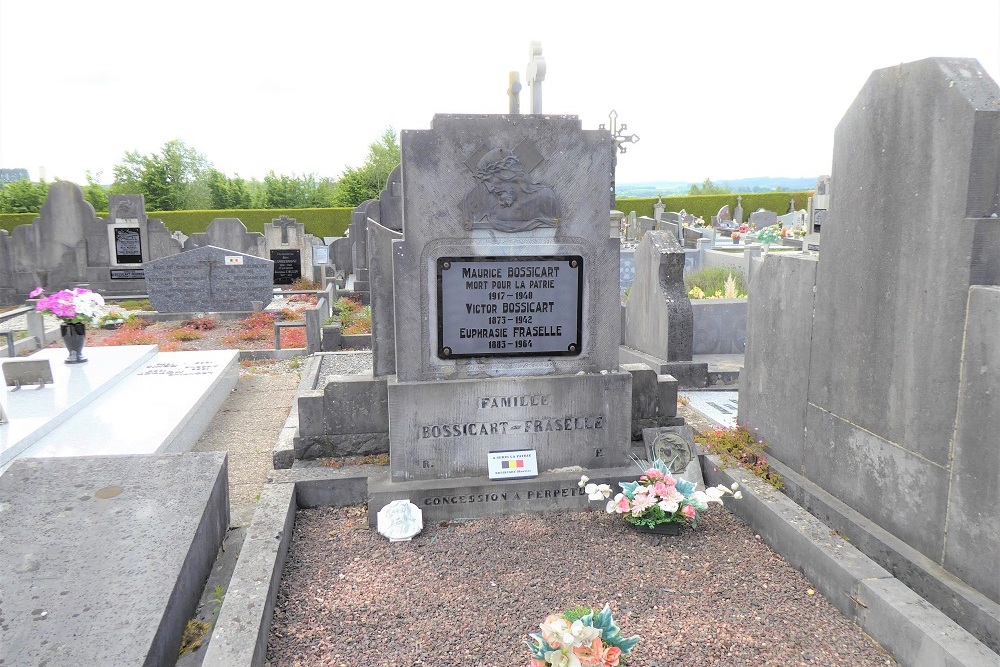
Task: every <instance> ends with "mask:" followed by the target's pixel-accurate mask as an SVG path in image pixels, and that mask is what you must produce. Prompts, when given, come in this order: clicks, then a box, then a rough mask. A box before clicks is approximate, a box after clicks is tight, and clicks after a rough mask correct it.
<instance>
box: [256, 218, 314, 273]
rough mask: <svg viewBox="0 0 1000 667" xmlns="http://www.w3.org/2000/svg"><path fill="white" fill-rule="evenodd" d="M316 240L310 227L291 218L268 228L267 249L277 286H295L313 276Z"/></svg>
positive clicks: (265, 231) (265, 246)
mask: <svg viewBox="0 0 1000 667" xmlns="http://www.w3.org/2000/svg"><path fill="white" fill-rule="evenodd" d="M312 242H313V237H312V235H311V234H306V227H305V225H304V224H302V223H301V222H299V221H297V220H296V219H295V218H289V217H288V216H287V215H283V216H280V217H278V218H275V219H274V220H272V221H271V222H268V223H265V224H264V248H265V250H266V251H267V257H269V258H270V259H271V261H272V262H274V284H275V285H291V284H292V283H293V282H295V281H296V280H298V279H299V278H301V277H302V276H305V277H307V278H310V279H311V277H312V274H313V255H312Z"/></svg>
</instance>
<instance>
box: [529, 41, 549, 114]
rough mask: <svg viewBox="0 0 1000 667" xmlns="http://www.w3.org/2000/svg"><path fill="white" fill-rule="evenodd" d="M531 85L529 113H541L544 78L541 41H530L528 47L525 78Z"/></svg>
mask: <svg viewBox="0 0 1000 667" xmlns="http://www.w3.org/2000/svg"><path fill="white" fill-rule="evenodd" d="M525 80H526V81H527V83H528V86H530V87H531V113H533V114H540V113H542V81H544V80H545V58H543V57H542V43H541V42H532V43H531V47H530V48H529V49H528V72H527V77H526V79H525Z"/></svg>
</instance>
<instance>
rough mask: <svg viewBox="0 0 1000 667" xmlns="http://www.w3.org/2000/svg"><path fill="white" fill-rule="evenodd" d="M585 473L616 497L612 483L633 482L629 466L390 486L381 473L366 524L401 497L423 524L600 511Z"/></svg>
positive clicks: (371, 484)
mask: <svg viewBox="0 0 1000 667" xmlns="http://www.w3.org/2000/svg"><path fill="white" fill-rule="evenodd" d="M584 473H586V475H587V476H588V477H589V478H590V481H591V482H593V483H594V484H608V485H610V486H611V488H612V489H614V490H615V492H616V493H617V492H618V491H619V490H620V489H619V487H618V482H629V481H634V480H636V479H638V477H639V475H640V474H641V472H640V471H639V469H638V468H637V467H636V466H635V464H631V465H627V466H622V467H619V468H591V469H588V470H586V471H584V470H583V468H577V469H575V470H565V471H559V472H543V473H540V474H539V475H538V477H534V478H531V479H511V480H503V481H500V480H497V481H494V480H491V479H489V478H487V477H464V478H456V479H434V480H418V481H410V482H392V481H389V479H388V477H387V476H384V475H371V476H369V478H368V523H369V525H371V526H375V523H376V518H377V514H378V511H379V510H380V509H382V508H383V507H384V506H386V505H388V504H389V503H390V502H392V501H393V500H399V499H406V500H409V501H410V502H412V503H413V504H414V505H416V506H417V507H419V508H420V510H421V511H422V512H423V514H424V523H427V522H428V521H444V520H449V519H473V518H480V517H485V516H509V515H511V514H521V513H524V512H552V511H556V510H569V509H582V508H584V507H586V506H588V505H592V506H593V507H594V509H595V510H600V511H602V512H603V511H604V507H605V502H604V501H600V502H598V501H593V502H591V501H590V500H589V499H588V498H587V494H586V493H584V490H583V489H582V488H580V486H579V481H580V476H581V475H583V474H584Z"/></svg>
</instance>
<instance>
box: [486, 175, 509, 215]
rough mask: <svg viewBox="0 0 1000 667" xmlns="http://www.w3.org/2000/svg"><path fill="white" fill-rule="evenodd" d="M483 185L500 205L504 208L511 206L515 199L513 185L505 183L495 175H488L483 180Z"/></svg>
mask: <svg viewBox="0 0 1000 667" xmlns="http://www.w3.org/2000/svg"><path fill="white" fill-rule="evenodd" d="M483 185H485V186H486V189H487V190H488V191H489V193H490V194H491V195H493V196H494V197H496V198H497V199H498V200H500V205H501V206H504V207H509V206H513V204H514V200H515V199H516V194H515V187H514V183H513V182H511V181H505V180H504V179H502V178H500V177H499V176H498V175H496V174H490V175H489V176H487V177H486V178H485V179H483Z"/></svg>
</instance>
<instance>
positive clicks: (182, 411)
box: [22, 350, 239, 457]
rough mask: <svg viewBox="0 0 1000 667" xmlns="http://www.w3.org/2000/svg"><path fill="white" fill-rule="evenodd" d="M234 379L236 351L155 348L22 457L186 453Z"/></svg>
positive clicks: (216, 410) (226, 393)
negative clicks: (150, 357)
mask: <svg viewBox="0 0 1000 667" xmlns="http://www.w3.org/2000/svg"><path fill="white" fill-rule="evenodd" d="M238 377H239V351H238V350H215V351H204V352H160V353H159V354H157V355H156V356H155V357H153V358H152V359H149V360H148V361H146V363H144V364H143V365H142V366H141V367H140V368H138V369H137V370H136V371H135V372H133V373H132V374H130V375H128V376H127V377H125V378H123V379H122V380H121V381H119V382H118V383H117V384H116V385H115V386H114V387H112V388H111V389H110V390H108V391H106V392H105V393H104V394H103V395H101V396H100V397H99V398H97V399H96V400H94V401H93V402H92V403H91V404H90V405H89V406H88V407H87V409H86V410H81V411H80V412H79V413H78V414H76V415H74V416H73V418H72V419H69V420H67V421H65V422H64V423H62V424H60V425H59V426H58V427H56V428H55V429H53V430H52V431H51V432H50V433H48V434H47V435H46V436H45V437H44V438H41V439H40V440H39V441H38V442H36V443H35V444H33V445H32V446H31V447H29V448H28V449H27V450H25V452H24V453H23V454H22V456H26V457H28V456H30V457H61V456H94V455H98V456H110V455H121V454H167V453H176V452H186V451H190V449H191V448H192V447H193V446H194V444H195V443H196V442H197V441H198V438H200V437H201V434H202V433H204V431H205V428H206V427H207V426H208V424H209V422H210V421H211V420H212V418H213V417H214V416H215V413H216V412H218V410H219V407H220V406H221V405H222V403H223V401H225V400H226V397H227V396H229V394H230V392H231V391H232V390H233V387H235V386H236V380H237V379H238Z"/></svg>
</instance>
